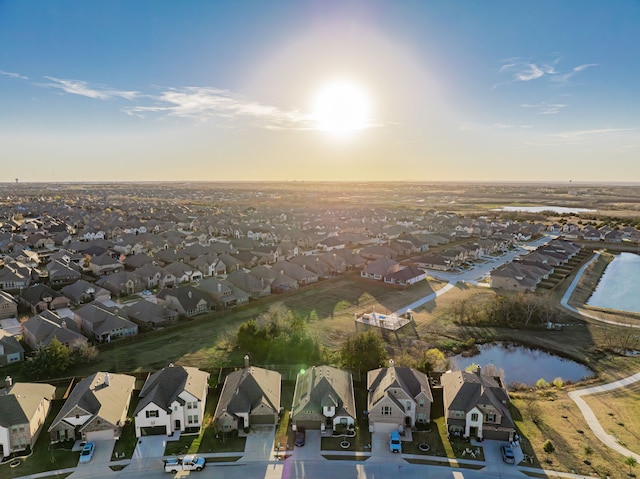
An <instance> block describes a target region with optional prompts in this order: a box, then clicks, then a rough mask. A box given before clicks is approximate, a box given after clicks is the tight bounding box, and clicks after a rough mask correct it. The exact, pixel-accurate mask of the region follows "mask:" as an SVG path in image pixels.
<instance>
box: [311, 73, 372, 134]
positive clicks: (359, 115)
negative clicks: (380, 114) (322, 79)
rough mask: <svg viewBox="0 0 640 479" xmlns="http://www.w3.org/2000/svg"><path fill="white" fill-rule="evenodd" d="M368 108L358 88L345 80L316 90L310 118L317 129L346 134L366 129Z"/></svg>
mask: <svg viewBox="0 0 640 479" xmlns="http://www.w3.org/2000/svg"><path fill="white" fill-rule="evenodd" d="M370 109H371V105H370V102H369V97H368V96H367V94H366V91H365V90H364V89H363V88H362V87H360V86H359V85H358V84H356V83H352V82H348V81H335V82H332V83H328V84H327V85H324V86H323V87H322V88H321V89H320V90H319V91H318V93H317V94H316V96H315V98H314V103H313V113H312V115H313V120H314V122H315V125H316V128H318V129H319V130H323V131H329V132H334V133H350V132H353V131H356V130H361V129H363V128H366V127H367V125H368V124H369V123H370V119H369V115H370Z"/></svg>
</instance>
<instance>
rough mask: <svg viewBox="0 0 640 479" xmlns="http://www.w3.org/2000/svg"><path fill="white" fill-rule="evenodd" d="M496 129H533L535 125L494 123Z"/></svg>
mask: <svg viewBox="0 0 640 479" xmlns="http://www.w3.org/2000/svg"><path fill="white" fill-rule="evenodd" d="M493 127H494V128H533V125H512V124H511V123H500V122H498V123H494V124H493Z"/></svg>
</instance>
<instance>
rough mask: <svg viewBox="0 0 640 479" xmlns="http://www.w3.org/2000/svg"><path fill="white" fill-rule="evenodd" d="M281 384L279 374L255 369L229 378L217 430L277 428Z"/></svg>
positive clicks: (218, 409) (218, 408) (215, 418)
mask: <svg viewBox="0 0 640 479" xmlns="http://www.w3.org/2000/svg"><path fill="white" fill-rule="evenodd" d="M281 381H282V378H281V375H280V373H278V372H276V371H270V370H268V369H262V368H257V367H253V366H250V367H246V368H244V369H240V370H239V371H234V372H232V373H231V374H229V375H228V376H227V377H226V378H225V380H224V386H223V387H222V392H221V393H220V400H219V401H218V405H217V406H216V411H215V413H214V415H213V421H214V424H215V428H216V430H217V431H222V432H229V431H232V430H243V429H244V428H247V427H250V426H253V425H265V424H269V425H273V424H277V423H278V420H279V414H280V385H281Z"/></svg>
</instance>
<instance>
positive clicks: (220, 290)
mask: <svg viewBox="0 0 640 479" xmlns="http://www.w3.org/2000/svg"><path fill="white" fill-rule="evenodd" d="M218 293H222V283H218Z"/></svg>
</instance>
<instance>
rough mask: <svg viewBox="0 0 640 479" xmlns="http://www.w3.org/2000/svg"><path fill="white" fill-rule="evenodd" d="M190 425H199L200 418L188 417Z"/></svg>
mask: <svg viewBox="0 0 640 479" xmlns="http://www.w3.org/2000/svg"><path fill="white" fill-rule="evenodd" d="M187 421H188V422H189V424H198V416H197V415H196V416H187Z"/></svg>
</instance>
